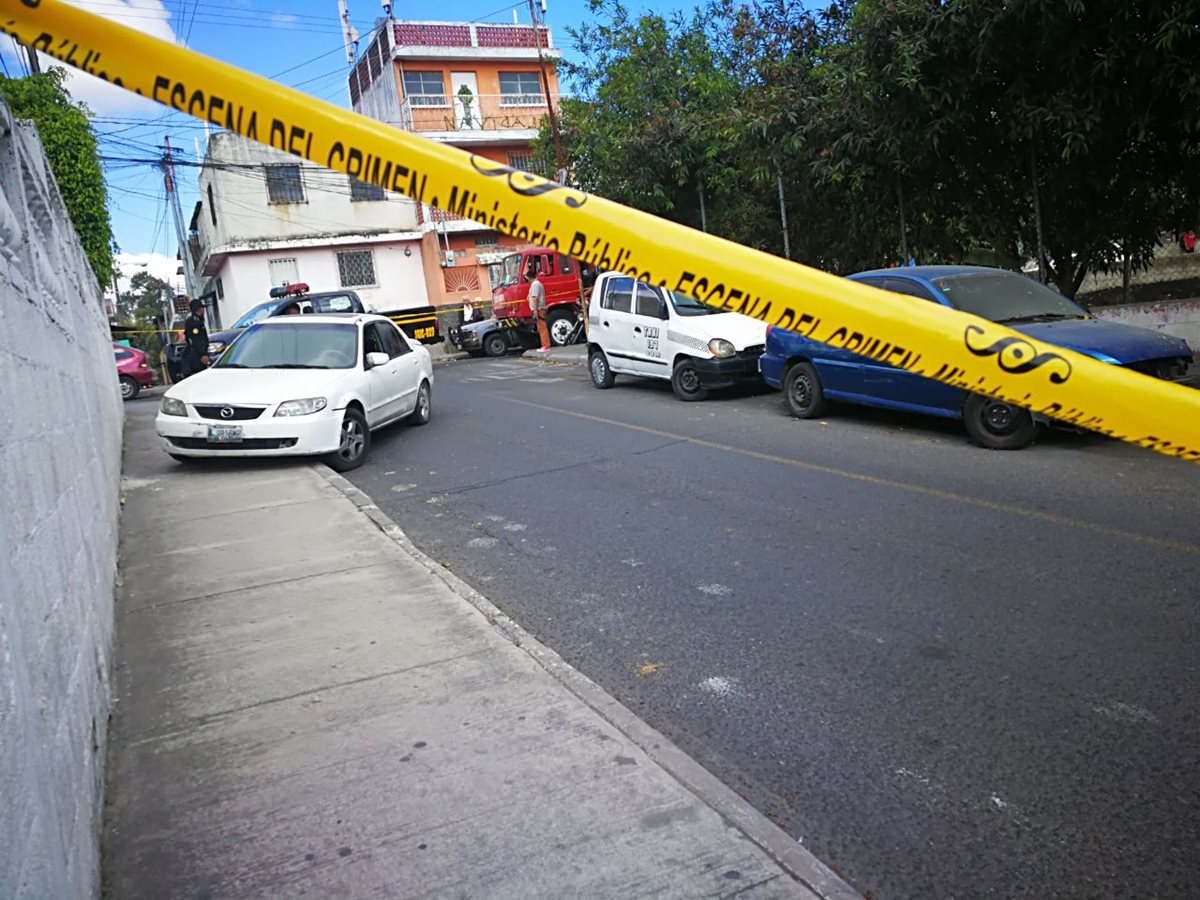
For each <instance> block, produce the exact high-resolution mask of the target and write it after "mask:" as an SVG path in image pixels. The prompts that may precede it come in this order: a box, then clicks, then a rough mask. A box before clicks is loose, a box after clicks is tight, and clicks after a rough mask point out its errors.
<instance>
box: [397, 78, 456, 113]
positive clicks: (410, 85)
mask: <svg viewBox="0 0 1200 900" xmlns="http://www.w3.org/2000/svg"><path fill="white" fill-rule="evenodd" d="M404 96H405V97H406V98H407V99H408V102H409V103H411V104H412V105H413V106H449V104H448V103H447V102H446V82H445V80H444V78H443V76H442V73H441V72H405V73H404Z"/></svg>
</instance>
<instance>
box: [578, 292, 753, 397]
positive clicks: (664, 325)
mask: <svg viewBox="0 0 1200 900" xmlns="http://www.w3.org/2000/svg"><path fill="white" fill-rule="evenodd" d="M588 326H589V330H588V372H589V373H590V374H591V376H592V384H594V385H595V386H596V387H598V388H610V387H612V385H613V382H614V381H615V380H616V376H617V375H618V374H625V375H640V376H642V377H644V378H662V379H667V380H669V381H670V382H671V388H672V389H673V390H674V391H675V396H676V397H678V398H679V399H680V400H703V399H705V398H706V397H707V396H708V392H709V391H710V390H714V389H717V388H726V387H732V386H734V385H735V384H738V383H739V382H743V381H757V380H758V377H759V376H758V358H759V356H760V355H761V354H762V352H763V341H764V336H765V334H766V328H767V326H766V325H765V324H764V323H763V322H760V321H758V320H757V319H751V318H750V317H749V316H743V315H740V314H739V313H730V312H722V311H721V310H719V309H713V308H712V307H711V306H705V305H704V304H703V303H701V302H699V301H698V300H693V299H691V298H690V297H684V296H682V295H680V294H676V293H673V292H672V291H668V290H666V289H664V288H657V287H654V286H653V285H650V284H646V283H645V282H642V281H635V280H634V279H633V278H631V277H630V276H628V275H621V274H620V273H618V272H605V273H604V274H603V275H601V276H600V277H599V278H598V279H597V280H596V284H595V287H594V288H593V289H592V296H591V300H590V305H589V307H588Z"/></svg>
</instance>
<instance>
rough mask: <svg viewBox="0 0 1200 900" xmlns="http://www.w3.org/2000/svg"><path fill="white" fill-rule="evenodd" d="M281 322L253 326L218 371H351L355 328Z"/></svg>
mask: <svg viewBox="0 0 1200 900" xmlns="http://www.w3.org/2000/svg"><path fill="white" fill-rule="evenodd" d="M282 318H286V317H281V318H280V319H276V320H274V321H272V322H271V323H270V324H269V325H255V326H254V327H253V328H251V329H250V330H249V331H247V332H246V333H245V334H244V335H242V336H241V337H240V338H239V339H238V340H237V341H236V342H235V343H234V344H232V345H231V346H230V347H229V349H228V350H226V351H225V352H224V353H223V354H222V355H221V358H220V359H219V360H217V363H216V366H215V368H218V369H352V368H354V366H355V364H356V362H357V360H358V327H357V326H356V325H352V324H346V325H342V324H338V323H333V322H329V323H326V322H320V323H317V322H314V323H312V324H308V323H304V324H299V323H297V324H291V323H285V322H283V321H282Z"/></svg>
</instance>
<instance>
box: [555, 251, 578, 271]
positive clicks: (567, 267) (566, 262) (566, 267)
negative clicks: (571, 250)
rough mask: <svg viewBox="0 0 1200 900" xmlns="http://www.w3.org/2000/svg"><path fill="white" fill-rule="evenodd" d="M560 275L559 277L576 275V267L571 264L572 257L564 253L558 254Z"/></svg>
mask: <svg viewBox="0 0 1200 900" xmlns="http://www.w3.org/2000/svg"><path fill="white" fill-rule="evenodd" d="M558 274H559V275H574V274H575V266H574V265H573V264H572V263H571V257H569V256H567V255H566V254H564V253H560V254H558Z"/></svg>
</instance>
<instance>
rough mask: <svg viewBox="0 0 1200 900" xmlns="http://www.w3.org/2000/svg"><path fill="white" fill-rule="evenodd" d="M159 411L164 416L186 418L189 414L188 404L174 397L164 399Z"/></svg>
mask: <svg viewBox="0 0 1200 900" xmlns="http://www.w3.org/2000/svg"><path fill="white" fill-rule="evenodd" d="M158 409H159V412H161V413H162V414H163V415H164V416H186V415H187V414H188V413H187V404H185V403H184V402H183V401H182V400H176V399H175V398H174V397H163V399H162V405H161V406H159V408H158Z"/></svg>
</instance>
